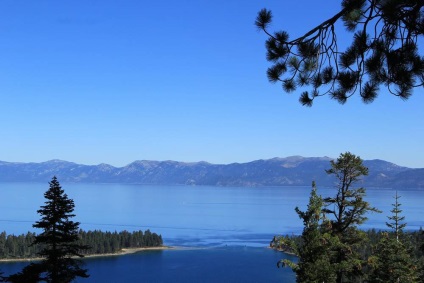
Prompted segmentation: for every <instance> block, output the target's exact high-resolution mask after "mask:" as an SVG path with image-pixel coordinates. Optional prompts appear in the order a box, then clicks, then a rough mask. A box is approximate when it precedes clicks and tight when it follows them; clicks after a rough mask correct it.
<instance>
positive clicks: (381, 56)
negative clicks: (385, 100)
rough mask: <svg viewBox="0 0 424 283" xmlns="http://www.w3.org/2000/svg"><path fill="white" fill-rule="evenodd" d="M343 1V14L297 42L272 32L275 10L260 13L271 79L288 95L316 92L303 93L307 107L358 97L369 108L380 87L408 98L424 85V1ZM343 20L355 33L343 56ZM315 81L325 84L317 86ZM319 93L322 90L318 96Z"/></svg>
mask: <svg viewBox="0 0 424 283" xmlns="http://www.w3.org/2000/svg"><path fill="white" fill-rule="evenodd" d="M341 2H342V3H341V10H340V12H339V13H337V14H336V15H334V16H333V17H332V18H330V19H328V20H326V21H324V22H322V23H321V24H320V25H318V26H316V27H314V28H313V29H311V30H310V31H308V32H306V33H305V34H304V35H302V36H300V37H298V38H296V39H293V40H290V39H289V35H288V33H287V32H285V31H278V32H275V33H271V32H269V31H268V27H269V24H270V23H271V22H272V13H271V11H269V10H266V9H262V10H261V11H260V12H259V13H258V16H257V18H256V21H255V25H256V26H257V27H258V28H259V29H261V30H263V31H264V32H265V33H266V34H267V36H268V39H267V41H266V49H267V56H266V57H267V60H268V61H270V62H272V63H273V64H274V65H273V66H272V67H270V69H269V70H268V78H269V80H270V81H271V82H277V81H280V82H282V84H283V89H284V91H286V92H292V91H294V90H296V89H297V88H298V87H303V86H311V87H312V91H310V92H306V91H304V92H302V94H301V97H300V99H299V101H300V102H301V103H302V104H303V105H306V106H311V105H312V102H313V100H314V99H315V97H317V96H323V95H330V97H331V98H333V99H335V100H337V101H338V102H339V103H342V104H343V103H345V102H346V101H347V99H348V98H349V97H351V96H352V95H353V94H355V93H359V95H360V96H361V98H362V100H363V101H364V102H365V103H370V102H372V101H374V99H375V98H376V97H377V95H378V90H379V89H380V86H384V87H386V88H387V90H388V91H389V92H390V93H391V94H393V95H396V96H399V97H400V98H402V99H407V98H408V97H409V96H411V94H412V90H413V89H414V88H416V87H422V86H424V57H423V56H422V55H420V53H419V50H420V48H419V46H418V43H419V42H420V40H421V39H422V37H423V35H424V2H423V1H422V0H384V1H383V0H359V1H358V0H343V1H341ZM339 20H341V21H342V22H343V24H344V26H345V28H346V30H347V31H348V32H350V33H353V35H352V41H351V44H350V46H348V47H347V48H346V49H345V50H343V51H342V50H339V47H338V42H337V32H338V30H337V28H338V26H337V22H338V21H339ZM276 65H279V67H278V72H277V71H276V70H275V66H276ZM330 69H331V70H333V71H332V72H331V73H329V70H330ZM317 77H322V78H324V79H323V80H322V81H321V82H320V83H317V80H316V78H317ZM287 86H289V87H287ZM318 89H323V91H321V92H320V93H319V94H318Z"/></svg>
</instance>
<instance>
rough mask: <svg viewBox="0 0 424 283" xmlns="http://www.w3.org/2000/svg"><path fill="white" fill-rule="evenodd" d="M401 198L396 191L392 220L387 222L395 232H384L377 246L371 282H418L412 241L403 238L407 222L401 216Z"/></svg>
mask: <svg viewBox="0 0 424 283" xmlns="http://www.w3.org/2000/svg"><path fill="white" fill-rule="evenodd" d="M399 198H400V196H398V194H397V192H396V196H395V203H394V204H393V209H392V210H391V212H392V216H388V218H389V220H390V221H392V222H386V225H387V227H389V228H390V229H391V230H392V231H393V232H392V233H391V234H389V233H382V237H381V239H380V241H379V243H378V244H377V245H376V247H375V252H374V255H373V256H371V257H370V259H369V263H370V266H371V274H370V277H369V279H370V282H375V283H379V282H381V283H383V282H388V283H391V282H393V283H396V282H417V278H418V277H417V265H416V263H415V262H414V259H413V256H414V252H413V249H412V247H411V246H412V245H411V241H410V240H408V239H407V238H405V237H403V238H401V236H402V235H403V233H402V232H403V228H405V226H406V223H402V221H403V220H404V219H405V217H404V216H400V213H401V212H402V210H401V209H400V205H401V204H400V203H399ZM408 246H409V247H408ZM415 246H416V244H415Z"/></svg>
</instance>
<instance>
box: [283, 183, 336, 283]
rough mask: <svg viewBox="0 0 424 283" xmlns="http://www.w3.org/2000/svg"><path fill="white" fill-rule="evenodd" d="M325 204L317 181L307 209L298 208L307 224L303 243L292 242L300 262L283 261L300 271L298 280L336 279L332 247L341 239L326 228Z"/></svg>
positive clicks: (294, 269) (323, 280)
mask: <svg viewBox="0 0 424 283" xmlns="http://www.w3.org/2000/svg"><path fill="white" fill-rule="evenodd" d="M322 206H323V200H322V198H321V196H319V195H318V194H317V189H316V187H315V183H314V182H313V183H312V191H311V195H310V198H309V204H308V208H307V210H306V211H305V212H303V211H301V210H300V209H299V208H298V207H296V213H297V214H298V215H299V218H301V219H302V220H303V227H304V228H303V232H302V236H301V237H300V240H301V241H300V243H299V242H298V243H297V246H296V242H292V243H293V244H292V246H295V247H296V248H294V249H293V250H294V252H295V254H296V255H297V256H298V257H299V261H298V263H297V264H295V263H293V262H290V261H287V260H284V261H283V264H285V265H288V266H290V267H291V268H292V269H293V271H294V272H296V275H297V276H296V282H328V283H331V282H336V276H335V272H334V266H333V265H332V264H331V261H330V260H331V258H332V253H333V251H332V249H333V248H332V247H333V246H334V245H336V244H337V242H338V239H337V238H336V237H333V236H332V235H331V233H329V230H328V229H327V228H326V227H327V224H328V223H326V220H325V218H324V217H323V214H322Z"/></svg>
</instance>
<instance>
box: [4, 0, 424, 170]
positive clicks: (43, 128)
mask: <svg viewBox="0 0 424 283" xmlns="http://www.w3.org/2000/svg"><path fill="white" fill-rule="evenodd" d="M264 7H266V8H269V9H271V10H272V11H273V13H274V16H275V19H274V23H273V27H274V28H275V29H280V28H284V29H286V30H288V31H289V32H290V34H291V35H292V37H295V36H296V35H301V34H302V32H305V31H307V30H308V28H311V27H312V26H314V25H316V24H318V23H320V22H321V21H323V20H324V19H326V18H328V17H330V16H331V15H333V14H334V13H335V12H337V11H338V10H339V8H340V1H336V0H331V1H330V0H325V1H311V0H299V1H281V0H278V1H257V0H251V1H235V0H225V1H223V0H215V1H199V0H197V1H194V0H192V1H127V0H122V1H109V0H102V1H94V0H92V1H80V0H77V1H50V0H45V1H42V0H40V1H14V0H4V1H1V3H0V38H1V40H0V54H1V60H0V121H1V133H2V134H1V138H0V160H3V161H13V162H41V161H46V160H50V159H63V160H68V161H73V162H77V163H84V164H99V163H108V164H111V165H115V166H124V165H126V164H128V163H130V162H132V161H134V160H142V159H146V160H178V161H187V162H194V161H201V160H204V161H208V162H211V163H232V162H247V161H252V160H256V159H267V158H272V157H286V156H291V155H302V156H330V157H337V156H338V155H339V154H340V153H341V152H345V151H351V152H353V153H355V154H357V155H360V156H361V157H362V158H363V159H377V158H378V159H385V160H388V161H391V162H394V163H396V164H399V165H403V166H409V167H424V150H423V146H422V144H423V142H424V125H423V121H424V119H423V118H424V111H423V110H422V106H423V105H424V95H423V94H424V90H423V88H421V89H417V90H415V92H414V95H413V96H412V97H411V98H410V99H409V100H408V101H402V100H400V99H399V98H397V97H393V96H391V95H389V94H388V93H386V92H385V91H383V92H381V93H380V95H379V98H378V99H377V100H376V101H375V102H374V103H372V104H369V105H365V104H362V103H361V102H360V101H359V99H357V98H352V99H351V100H349V101H348V102H347V104H345V105H343V106H342V105H339V104H338V103H337V102H335V101H332V100H331V99H329V98H327V97H325V98H320V99H319V100H317V101H316V102H315V104H314V106H313V107H312V108H307V107H303V106H301V105H300V104H299V103H298V95H297V94H286V93H284V92H283V91H282V89H281V86H280V85H278V84H275V85H273V84H270V83H269V82H268V81H267V78H266V75H265V72H266V69H267V67H268V66H269V64H268V62H267V61H266V60H265V47H264V41H265V40H266V37H265V35H264V34H263V33H261V32H259V31H258V30H257V29H256V27H255V26H254V20H255V17H256V14H257V12H258V11H259V10H260V9H261V8H264ZM339 38H341V40H343V36H342V35H340V37H339ZM341 44H343V43H341Z"/></svg>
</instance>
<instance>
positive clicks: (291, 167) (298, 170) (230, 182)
mask: <svg viewBox="0 0 424 283" xmlns="http://www.w3.org/2000/svg"><path fill="white" fill-rule="evenodd" d="M330 160H331V158H329V157H302V156H291V157H286V158H273V159H267V160H255V161H252V162H247V163H231V164H211V163H207V162H194V163H186V162H177V161H147V160H141V161H134V162H132V163H130V164H128V165H127V166H124V167H114V166H111V165H108V164H99V165H83V164H77V163H73V162H68V161H62V160H50V161H46V162H40V163H18V162H5V161H0V182H47V181H49V180H50V179H51V177H52V176H53V175H56V176H57V177H58V178H59V180H60V181H61V182H85V183H137V184H154V185H210V186H309V185H311V182H312V181H313V180H314V181H316V183H317V185H318V186H333V185H334V178H333V177H331V176H328V175H327V174H326V173H325V169H329V167H330V163H329V161H330ZM364 164H365V166H367V167H368V168H369V176H367V177H365V178H364V179H363V185H364V186H365V187H384V188H396V189H402V188H404V189H405V188H414V189H420V188H424V168H420V169H412V168H407V167H402V166H398V165H396V164H393V163H391V162H388V161H384V160H378V159H376V160H365V161H364Z"/></svg>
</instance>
